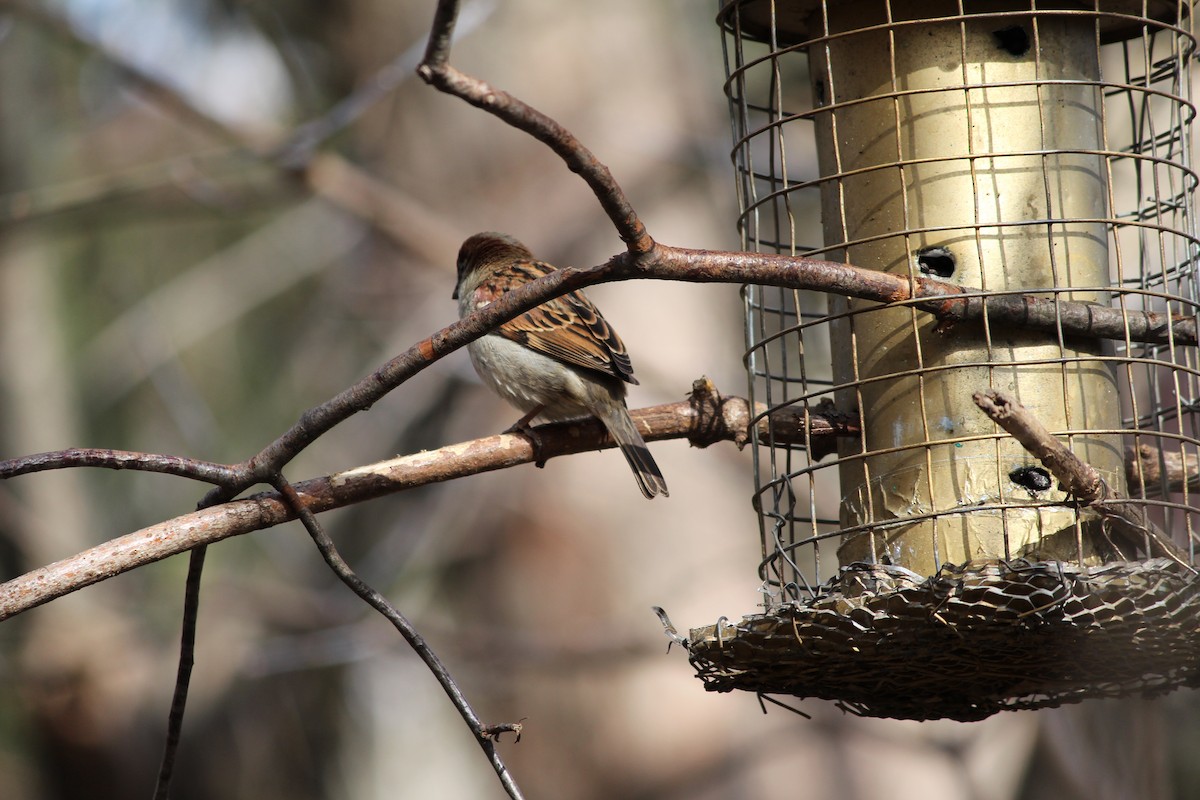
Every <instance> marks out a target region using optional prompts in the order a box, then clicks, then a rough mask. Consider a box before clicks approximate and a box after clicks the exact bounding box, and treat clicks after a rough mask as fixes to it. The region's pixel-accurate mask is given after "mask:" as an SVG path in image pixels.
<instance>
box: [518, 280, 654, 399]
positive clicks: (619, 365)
mask: <svg viewBox="0 0 1200 800" xmlns="http://www.w3.org/2000/svg"><path fill="white" fill-rule="evenodd" d="M514 268H515V269H520V270H521V271H522V272H523V273H524V274H523V275H522V278H523V279H524V280H523V281H522V282H524V281H530V280H534V279H536V278H540V277H541V276H542V275H545V274H546V273H547V272H550V271H551V270H553V269H554V267H552V266H551V265H549V264H546V263H545V262H541V261H533V262H524V263H521V264H519V265H514ZM496 332H497V333H499V334H500V335H501V336H503V337H504V338H506V339H511V340H512V341H514V342H517V343H518V344H522V345H525V346H526V347H528V348H529V349H531V350H535V351H537V352H539V353H543V354H545V355H548V356H550V357H551V358H556V359H558V360H559V361H562V362H564V363H566V364H571V365H573V366H576V367H582V368H584V369H590V370H595V371H596V372H601V373H604V374H606V375H611V376H613V377H614V378H620V379H621V380H623V381H626V382H627V383H637V378H635V377H633V364H632V363H631V362H630V360H629V353H628V352H626V350H625V343H624V342H622V341H621V337H620V336H618V335H617V332H616V331H615V330H613V327H612V325H609V324H608V320H606V319H605V318H604V316H603V315H602V314H601V313H600V310H599V309H598V308H596V306H595V305H594V304H593V303H592V301H591V300H589V299H588V298H587V296H586V295H584V294H583V293H582V292H571V293H570V294H565V295H563V296H562V297H556V298H554V299H553V300H550V301H548V302H546V303H543V304H542V305H540V306H538V307H537V308H535V309H533V310H531V311H526V312H525V313H524V314H522V315H520V316H519V317H517V318H515V319H512V320H509V321H508V322H506V323H504V324H503V325H501V326H500V328H499V330H497V331H496Z"/></svg>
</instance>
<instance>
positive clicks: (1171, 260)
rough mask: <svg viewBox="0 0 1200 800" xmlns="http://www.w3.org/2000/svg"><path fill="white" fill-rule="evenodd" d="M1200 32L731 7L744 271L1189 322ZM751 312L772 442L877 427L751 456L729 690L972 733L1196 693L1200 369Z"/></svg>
mask: <svg viewBox="0 0 1200 800" xmlns="http://www.w3.org/2000/svg"><path fill="white" fill-rule="evenodd" d="M1190 11H1191V9H1190V6H1189V4H1187V3H1175V2H1151V1H1150V0H1147V2H1142V0H1137V2H1121V1H1118V0H1112V1H1109V0H1094V2H1078V3H1075V2H1056V3H1042V2H1039V1H1038V0H1026V2H1016V0H1013V1H1012V2H1005V1H1004V0H993V1H989V2H971V3H963V2H961V1H950V0H945V1H940V2H939V1H936V0H919V1H917V0H842V1H838V0H824V2H822V1H820V0H722V2H721V3H720V5H719V14H718V18H717V21H718V24H719V25H720V28H721V30H722V34H723V38H724V44H725V53H726V67H727V73H726V74H727V81H726V84H725V89H726V93H727V95H728V97H729V101H730V109H731V114H732V122H733V151H732V156H733V163H734V166H735V169H736V173H737V187H738V196H739V201H740V208H741V213H740V216H739V218H738V227H739V230H740V232H741V235H742V245H743V248H744V249H746V250H751V251H758V252H770V253H785V254H791V255H812V256H815V257H819V258H823V259H828V260H834V261H844V262H846V263H848V264H853V265H855V266H858V267H865V268H868V269H872V270H880V271H884V272H889V273H894V274H897V275H901V276H905V277H908V278H910V279H913V280H914V281H915V280H916V279H918V278H922V277H929V278H937V279H939V280H942V281H946V282H949V283H952V284H955V285H956V286H958V287H962V289H964V290H965V291H967V292H968V293H971V294H973V296H976V297H980V298H983V303H984V304H985V306H986V303H987V301H988V299H989V298H1002V297H1014V296H1016V297H1035V298H1043V299H1046V300H1048V301H1050V302H1051V303H1052V304H1053V308H1054V309H1056V310H1058V309H1067V308H1068V307H1070V308H1076V309H1078V308H1085V309H1086V308H1094V307H1096V306H1105V307H1108V308H1115V309H1118V310H1119V311H1121V312H1122V313H1124V314H1134V313H1137V312H1142V311H1160V312H1167V313H1169V314H1173V315H1179V316H1181V317H1193V318H1194V317H1195V316H1196V310H1197V285H1196V271H1197V264H1198V260H1197V257H1198V255H1200V247H1198V246H1200V241H1198V240H1197V236H1196V226H1195V213H1194V212H1195V209H1194V205H1193V192H1194V190H1195V188H1196V184H1197V177H1196V174H1195V173H1194V172H1193V170H1192V167H1191V164H1190V150H1191V140H1190V138H1189V137H1190V132H1191V131H1190V123H1191V120H1192V118H1193V116H1194V113H1195V109H1194V107H1193V106H1192V104H1191V101H1190V75H1189V65H1190V63H1191V59H1192V56H1193V53H1194V51H1195V47H1196V40H1195V38H1194V37H1193V35H1192V32H1191V14H1190ZM744 297H745V306H746V332H747V355H746V364H747V370H748V373H749V379H750V391H751V394H752V397H753V399H754V400H755V401H756V402H757V403H759V404H761V408H762V409H763V411H762V415H761V418H762V419H763V420H769V419H770V418H771V415H772V414H773V413H774V412H776V411H779V410H781V409H788V410H790V411H791V412H793V413H795V414H799V415H801V416H802V417H803V418H804V419H809V420H811V419H813V418H816V417H819V416H823V415H827V414H829V413H831V412H832V413H836V414H839V415H844V416H849V417H851V418H853V419H854V420H855V421H856V424H854V425H851V426H848V429H849V430H851V431H852V433H853V435H850V436H844V437H841V438H840V439H839V440H838V442H837V443H836V448H834V447H832V446H817V445H816V444H815V440H814V439H812V438H809V439H808V440H806V441H799V442H798V441H797V440H796V439H795V438H794V437H793V438H786V439H785V438H780V437H777V436H775V434H774V433H773V432H772V428H771V426H770V425H765V424H764V425H760V426H757V427H756V429H755V431H756V432H755V438H754V441H753V450H754V456H755V462H754V463H755V478H756V486H757V491H756V495H755V504H756V507H757V508H758V510H759V512H760V513H759V523H760V524H759V528H760V533H761V538H762V546H763V558H762V562H761V564H760V566H759V577H760V579H761V591H762V595H763V598H764V601H763V609H762V611H759V612H755V613H753V614H750V615H747V616H745V617H743V618H742V619H741V621H740V622H737V623H730V622H724V621H722V622H720V623H718V624H717V625H713V626H708V627H704V628H699V629H695V630H693V631H692V632H691V635H690V636H689V637H688V645H687V646H688V651H689V655H690V658H691V661H692V663H693V665H694V666H695V667H696V669H697V671H698V673H699V675H700V677H701V678H702V680H703V681H704V682H705V685H706V687H707V688H709V689H711V690H714V691H729V690H732V689H743V690H748V691H754V692H757V693H760V694H790V695H796V696H801V697H822V698H827V699H832V700H835V701H837V702H838V703H840V704H841V705H842V706H843V707H844V708H847V709H849V710H851V711H854V712H856V713H861V714H866V715H873V716H891V717H902V718H915V719H927V718H935V717H949V718H954V719H979V718H981V717H985V716H987V715H989V714H992V713H994V712H996V711H998V710H1001V709H1006V708H1033V707H1040V706H1049V705H1057V704H1060V703H1063V702H1069V701H1075V700H1080V699H1083V698H1086V697H1097V696H1121V695H1127V694H1135V693H1141V694H1146V693H1155V692H1162V691H1168V690H1170V689H1172V688H1175V687H1178V686H1185V685H1197V684H1198V683H1200V645H1197V643H1196V642H1195V639H1196V638H1197V637H1195V636H1194V635H1193V634H1194V632H1195V630H1196V629H1197V627H1198V623H1200V588H1198V587H1200V582H1198V581H1197V580H1196V572H1195V570H1194V569H1193V567H1192V565H1193V564H1194V563H1195V562H1196V545H1197V542H1198V541H1200V540H1198V538H1197V535H1198V533H1200V530H1198V525H1200V517H1198V514H1200V504H1198V503H1197V491H1200V481H1198V480H1197V477H1196V469H1195V468H1196V465H1197V464H1200V452H1198V449H1200V438H1197V437H1198V433H1197V412H1198V411H1200V405H1198V403H1200V386H1198V383H1200V381H1198V379H1197V378H1198V375H1200V373H1198V372H1197V354H1196V347H1195V345H1194V343H1184V342H1178V341H1175V340H1174V339H1173V338H1172V337H1171V336H1169V335H1168V336H1166V337H1165V340H1164V341H1159V342H1143V341H1138V340H1136V338H1135V337H1133V336H1131V335H1130V333H1129V329H1128V328H1126V331H1125V335H1123V336H1118V337H1116V338H1103V339H1102V338H1096V337H1091V336H1083V335H1079V333H1078V332H1076V331H1072V330H1068V329H1066V326H1064V325H1063V324H1061V322H1060V323H1059V324H1056V325H1055V326H1053V327H1052V328H1051V329H1049V330H1047V329H1033V328H1028V327H1024V326H1021V325H1014V324H1011V322H1009V323H1005V324H1000V323H995V322H993V321H991V320H990V318H989V317H987V316H986V315H985V316H984V317H983V319H982V320H981V321H979V322H971V323H959V324H956V325H953V326H947V325H944V324H940V323H939V320H938V319H936V318H935V317H934V316H932V315H931V314H929V313H927V312H926V311H924V310H921V309H920V308H919V307H918V306H917V304H916V303H915V302H912V301H906V302H895V303H879V302H871V301H865V300H856V299H847V298H846V297H843V296H839V295H835V294H830V295H825V294H818V293H812V292H802V291H792V290H787V289H779V288H771V287H760V286H747V287H745V289H744ZM1075 304H1090V305H1085V306H1078V305H1075ZM1060 319H1061V318H1060ZM984 390H998V391H1002V392H1004V393H1006V394H1007V395H1008V396H1011V397H1013V398H1015V400H1016V401H1018V402H1019V403H1021V404H1022V405H1023V406H1024V407H1025V408H1026V409H1028V410H1029V411H1030V412H1031V413H1032V414H1033V415H1034V416H1036V418H1037V419H1038V420H1039V421H1040V422H1041V423H1042V425H1044V426H1045V428H1046V429H1048V430H1049V431H1050V432H1051V433H1052V434H1053V435H1054V437H1055V438H1056V439H1057V440H1058V441H1060V442H1061V443H1062V444H1063V445H1065V447H1066V448H1067V449H1069V450H1070V451H1071V452H1072V453H1073V454H1074V455H1075V456H1077V457H1078V458H1079V459H1081V460H1082V461H1083V462H1085V463H1086V464H1088V465H1090V466H1091V468H1093V469H1094V470H1095V473H1096V474H1097V475H1099V476H1100V477H1101V478H1102V480H1103V482H1104V484H1105V485H1106V486H1107V487H1108V488H1109V489H1110V491H1111V496H1112V497H1114V498H1115V497H1120V498H1122V501H1123V502H1125V503H1126V504H1127V505H1126V506H1125V507H1126V508H1130V509H1134V510H1135V511H1136V513H1137V514H1138V515H1140V516H1139V517H1138V518H1139V519H1141V520H1143V521H1144V523H1145V526H1146V528H1147V529H1149V528H1153V529H1154V530H1156V531H1159V532H1160V534H1157V535H1159V536H1161V537H1164V538H1165V539H1166V540H1169V541H1167V543H1166V544H1165V545H1163V546H1164V547H1167V546H1169V552H1170V553H1172V557H1169V558H1168V557H1166V556H1165V555H1163V552H1164V551H1163V550H1162V549H1159V550H1155V549H1154V548H1153V547H1150V546H1149V545H1148V544H1146V543H1145V542H1143V543H1142V544H1143V545H1144V546H1141V547H1139V546H1137V542H1134V543H1132V544H1130V543H1129V542H1125V543H1124V544H1122V543H1121V542H1119V541H1115V538H1116V532H1115V531H1114V529H1113V525H1112V517H1111V515H1108V514H1106V513H1105V510H1104V506H1103V504H1102V503H1101V504H1100V505H1087V504H1084V503H1081V502H1080V501H1079V498H1078V497H1075V496H1072V495H1071V494H1070V493H1069V492H1068V491H1066V490H1064V488H1063V487H1062V486H1061V485H1060V484H1059V482H1058V481H1057V480H1056V479H1055V476H1054V475H1053V474H1052V472H1051V471H1050V470H1048V469H1047V468H1046V465H1045V464H1043V463H1042V462H1041V461H1039V459H1038V458H1037V457H1035V455H1034V454H1032V453H1030V452H1029V451H1027V450H1026V449H1025V447H1024V446H1022V444H1021V443H1019V442H1018V440H1017V439H1015V438H1013V437H1012V436H1010V435H1009V434H1008V433H1006V432H1005V431H1004V430H1003V429H1001V428H999V427H997V425H996V423H995V422H993V420H992V419H991V418H989V417H988V416H987V415H985V414H984V413H983V412H982V411H981V410H980V408H979V407H977V405H976V403H975V402H973V401H972V396H973V395H974V394H975V393H977V392H980V391H984ZM1134 538H1135V539H1136V537H1134ZM1147 541H1148V540H1147Z"/></svg>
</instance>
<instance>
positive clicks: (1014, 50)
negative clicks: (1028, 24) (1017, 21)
mask: <svg viewBox="0 0 1200 800" xmlns="http://www.w3.org/2000/svg"><path fill="white" fill-rule="evenodd" d="M992 36H995V37H996V46H997V47H999V48H1000V49H1001V50H1003V51H1005V52H1007V53H1009V54H1010V55H1014V56H1023V55H1025V54H1026V53H1028V52H1029V34H1028V33H1026V32H1025V29H1024V28H1022V27H1021V26H1020V25H1011V26H1009V27H1007V28H1001V29H1000V30H998V31H992Z"/></svg>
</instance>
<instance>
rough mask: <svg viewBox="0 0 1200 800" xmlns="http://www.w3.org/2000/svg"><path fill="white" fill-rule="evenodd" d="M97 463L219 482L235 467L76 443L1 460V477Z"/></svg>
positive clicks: (112, 467) (224, 480)
mask: <svg viewBox="0 0 1200 800" xmlns="http://www.w3.org/2000/svg"><path fill="white" fill-rule="evenodd" d="M73 467H97V468H100V469H131V470H135V471H137V472H158V473H161V474H164V475H175V476H178V477H180V478H191V479H192V480H195V481H202V482H203V483H213V484H217V485H220V484H222V483H225V482H227V481H229V480H232V479H233V478H234V477H235V473H234V470H233V468H232V467H230V466H228V465H226V464H216V463H213V462H211V461H200V460H198V459H194V458H184V457H182V456H169V455H161V454H159V453H138V452H133V451H130V450H109V449H106V448H101V447H74V448H71V449H69V450H55V451H52V452H49V453H35V454H34V455H31V456H22V457H21V458H10V459H7V460H4V461H0V480H4V479H6V478H15V477H16V476H18V475H27V474H29V473H31V472H43V471H45V470H51V469H68V468H73Z"/></svg>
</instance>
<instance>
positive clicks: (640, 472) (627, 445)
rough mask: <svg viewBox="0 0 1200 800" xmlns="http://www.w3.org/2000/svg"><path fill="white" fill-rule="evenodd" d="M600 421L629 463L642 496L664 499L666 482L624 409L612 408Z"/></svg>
mask: <svg viewBox="0 0 1200 800" xmlns="http://www.w3.org/2000/svg"><path fill="white" fill-rule="evenodd" d="M600 421H601V422H603V423H604V427H606V428H608V432H609V434H610V435H611V436H612V438H613V439H614V440H615V441H616V443H617V447H620V448H621V453H622V454H623V455H624V456H625V460H626V461H628V462H629V468H630V469H631V470H633V476H634V477H635V478H637V482H638V486H639V487H640V488H641V490H642V494H644V495H646V497H654V496H656V495H660V494H661V495H662V496H663V497H666V496H667V495H668V494H669V492H667V482H666V480H665V479H664V478H663V474H662V470H660V469H659V468H658V464H657V463H655V461H654V456H652V455H650V449H649V448H648V447H646V441H645V440H644V439H643V438H642V435H641V434H640V433H638V429H637V426H636V425H634V423H633V419H632V418H631V417H630V416H629V412H628V411H627V410H626V409H625V407H624V406H623V405H621V406H617V407H615V408H613V409H612V410H611V411H610V412H609V413H606V414H605V415H604V416H603V417H601V418H600Z"/></svg>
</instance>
